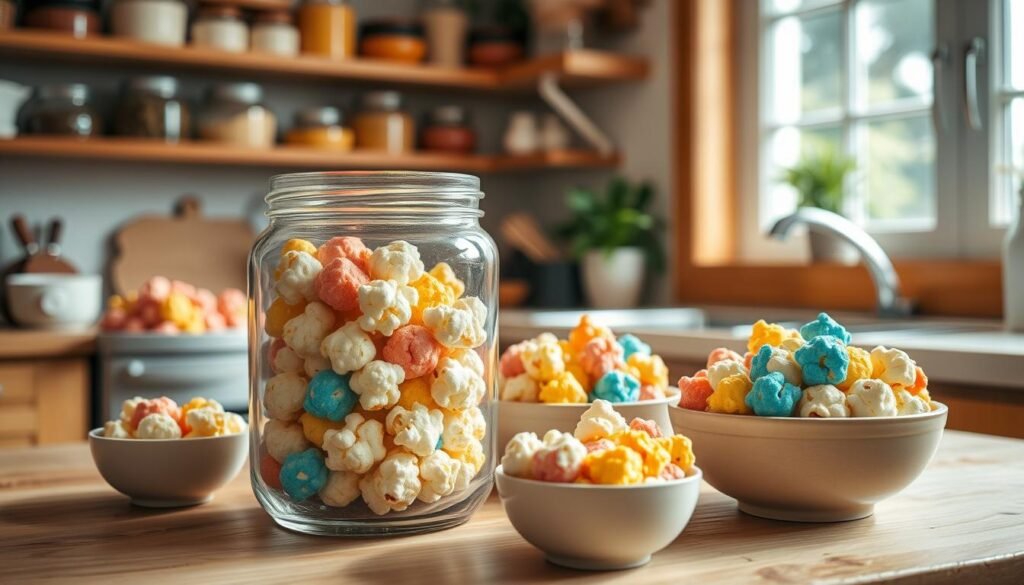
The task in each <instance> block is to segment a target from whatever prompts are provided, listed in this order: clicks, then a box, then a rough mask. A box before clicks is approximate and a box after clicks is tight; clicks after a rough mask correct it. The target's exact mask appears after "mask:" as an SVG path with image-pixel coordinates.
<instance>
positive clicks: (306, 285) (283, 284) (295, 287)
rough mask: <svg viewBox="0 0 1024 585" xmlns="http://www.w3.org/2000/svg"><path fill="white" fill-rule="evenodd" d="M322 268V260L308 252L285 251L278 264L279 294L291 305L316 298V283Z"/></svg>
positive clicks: (277, 285)
mask: <svg viewBox="0 0 1024 585" xmlns="http://www.w3.org/2000/svg"><path fill="white" fill-rule="evenodd" d="M321 270H323V266H322V265H321V264H320V261H319V260H317V259H316V258H314V257H313V256H312V255H311V254H309V253H308V252H300V251H298V250H289V251H288V252H285V253H284V255H283V256H281V261H280V262H279V263H278V265H277V273H276V274H277V284H276V285H275V288H276V289H277V294H279V295H281V298H282V299H284V300H285V302H286V303H288V304H289V305H294V304H296V303H300V302H302V301H304V300H305V301H312V300H315V299H316V298H317V297H316V287H315V286H314V283H315V282H316V277H317V275H318V274H320V271H321Z"/></svg>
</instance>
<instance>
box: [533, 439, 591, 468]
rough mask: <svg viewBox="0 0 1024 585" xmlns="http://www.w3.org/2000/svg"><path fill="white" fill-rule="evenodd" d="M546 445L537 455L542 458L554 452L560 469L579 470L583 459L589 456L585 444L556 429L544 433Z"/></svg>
mask: <svg viewBox="0 0 1024 585" xmlns="http://www.w3.org/2000/svg"><path fill="white" fill-rule="evenodd" d="M543 441H544V444H543V445H542V446H541V448H540V449H538V450H537V453H539V454H540V456H542V457H546V456H548V455H549V454H550V453H552V452H554V454H555V462H556V464H557V466H558V468H559V469H565V470H579V468H580V466H582V465H583V459H584V458H586V456H587V448H586V447H585V446H584V445H583V442H582V441H580V440H579V439H577V438H576V437H574V436H572V435H570V434H569V433H563V432H561V431H556V430H554V429H552V430H550V431H548V432H546V433H544V439H543Z"/></svg>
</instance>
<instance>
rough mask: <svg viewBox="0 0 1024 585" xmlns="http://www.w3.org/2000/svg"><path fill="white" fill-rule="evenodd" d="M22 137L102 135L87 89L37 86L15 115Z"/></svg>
mask: <svg viewBox="0 0 1024 585" xmlns="http://www.w3.org/2000/svg"><path fill="white" fill-rule="evenodd" d="M18 126H19V127H20V128H21V133H23V134H44V135H50V136H72V137H76V138H89V137H91V136H97V135H99V134H101V133H102V132H103V120H102V118H100V115H99V114H98V113H97V112H96V109H95V108H93V106H92V103H91V92H90V91H89V87H88V86H86V85H83V84H81V83H58V84H53V85H42V86H39V87H37V88H36V89H35V90H34V91H33V92H32V96H31V97H30V98H29V99H28V101H26V102H25V103H24V105H22V106H21V110H20V111H19V112H18Z"/></svg>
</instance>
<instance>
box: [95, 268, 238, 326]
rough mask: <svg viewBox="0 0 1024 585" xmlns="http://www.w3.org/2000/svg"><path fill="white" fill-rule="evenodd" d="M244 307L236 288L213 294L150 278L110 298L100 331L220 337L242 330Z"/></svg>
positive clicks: (202, 289) (166, 280)
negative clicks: (225, 333) (218, 334)
mask: <svg viewBox="0 0 1024 585" xmlns="http://www.w3.org/2000/svg"><path fill="white" fill-rule="evenodd" d="M246 307H247V303H246V298H245V293H243V292H242V291H240V290H238V289H236V288H228V289H224V290H222V291H221V292H220V293H219V294H214V293H213V291H211V290H209V289H205V288H201V287H197V286H195V285H193V284H189V283H187V282H184V281H181V280H171V279H169V278H167V277H164V276H153V277H151V278H150V279H149V280H147V281H146V282H144V283H143V284H142V286H141V287H139V289H138V290H137V291H130V292H128V293H126V294H124V295H113V296H111V297H110V298H109V299H108V300H107V310H106V312H105V313H104V314H103V319H102V320H100V328H101V329H102V330H103V331H104V332H105V333H117V334H144V333H156V334H163V335H177V334H180V333H184V334H200V333H224V332H229V331H232V330H242V329H243V328H244V326H245V319H246Z"/></svg>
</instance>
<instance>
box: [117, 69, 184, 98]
mask: <svg viewBox="0 0 1024 585" xmlns="http://www.w3.org/2000/svg"><path fill="white" fill-rule="evenodd" d="M125 91H126V92H127V93H142V94H146V95H155V96H159V97H162V98H164V99H165V100H169V99H171V98H173V97H175V96H176V95H177V94H178V80H177V79H176V78H174V77H171V76H170V75H147V76H145V77H133V78H131V79H129V80H128V81H127V82H126V83H125Z"/></svg>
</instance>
